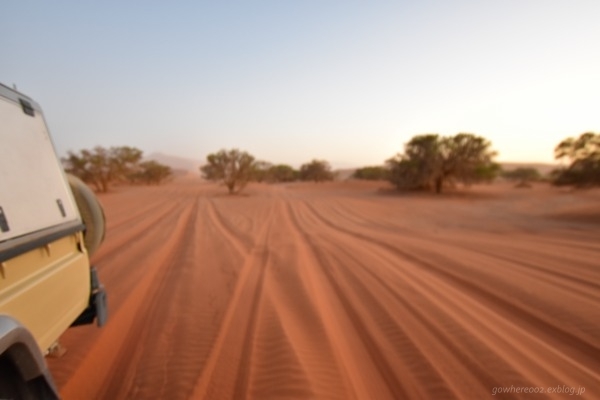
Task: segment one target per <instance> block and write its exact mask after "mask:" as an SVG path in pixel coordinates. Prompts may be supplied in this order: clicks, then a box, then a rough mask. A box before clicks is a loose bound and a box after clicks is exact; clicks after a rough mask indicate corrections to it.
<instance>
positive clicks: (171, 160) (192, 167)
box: [144, 153, 202, 174]
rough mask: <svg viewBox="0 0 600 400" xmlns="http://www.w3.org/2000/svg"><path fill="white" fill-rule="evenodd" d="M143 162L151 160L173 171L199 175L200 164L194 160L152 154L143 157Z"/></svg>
mask: <svg viewBox="0 0 600 400" xmlns="http://www.w3.org/2000/svg"><path fill="white" fill-rule="evenodd" d="M144 159H145V160H153V161H156V162H159V163H161V164H163V165H167V166H169V167H171V168H172V169H173V170H180V171H188V172H195V173H198V174H200V171H199V170H198V168H199V167H200V165H202V163H201V162H200V161H196V160H190V159H189V158H183V157H177V156H170V155H168V154H162V153H152V154H150V155H149V156H146V157H144Z"/></svg>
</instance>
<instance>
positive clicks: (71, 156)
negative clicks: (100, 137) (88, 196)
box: [62, 146, 143, 192]
mask: <svg viewBox="0 0 600 400" xmlns="http://www.w3.org/2000/svg"><path fill="white" fill-rule="evenodd" d="M142 154H143V153H142V151H141V150H139V149H136V148H135V147H129V146H121V147H111V148H109V149H106V148H104V147H101V146H96V147H94V149H92V150H86V149H84V150H80V151H79V153H75V152H72V151H69V152H68V153H67V157H65V158H63V159H62V161H63V163H64V165H65V171H67V172H69V173H71V174H73V175H75V176H77V177H79V178H80V179H81V180H82V181H84V182H86V183H89V184H92V185H94V187H95V188H96V190H97V191H99V192H106V191H108V187H109V184H111V183H114V182H117V181H125V180H127V179H129V176H130V175H131V174H133V173H135V172H136V169H137V167H138V163H139V161H140V160H141V159H142Z"/></svg>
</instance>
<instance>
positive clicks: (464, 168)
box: [352, 132, 600, 193]
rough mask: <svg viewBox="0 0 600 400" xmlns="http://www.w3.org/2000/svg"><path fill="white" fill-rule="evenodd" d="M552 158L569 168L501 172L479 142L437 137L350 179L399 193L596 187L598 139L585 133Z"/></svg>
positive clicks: (487, 146) (465, 136)
mask: <svg viewBox="0 0 600 400" xmlns="http://www.w3.org/2000/svg"><path fill="white" fill-rule="evenodd" d="M554 154H555V158H556V159H558V160H567V161H568V162H569V165H568V166H567V167H564V168H560V169H557V170H554V171H553V172H552V173H551V174H550V176H549V177H548V178H545V177H544V176H542V174H541V173H540V172H539V171H538V170H537V169H535V168H530V167H529V168H528V167H521V168H516V169H513V170H508V171H503V170H502V168H501V167H500V165H499V164H497V163H495V162H494V161H493V160H494V157H495V156H496V152H494V151H493V150H491V143H490V142H489V141H488V140H486V139H485V138H483V137H480V136H476V135H473V134H469V133H459V134H457V135H454V136H446V137H442V136H440V135H437V134H428V135H418V136H415V137H413V138H412V139H411V140H410V141H409V142H408V143H406V145H405V146H404V152H403V153H399V154H397V155H396V156H394V157H392V158H390V159H389V160H387V161H386V163H385V165H384V166H369V167H363V168H359V169H357V170H356V171H355V172H354V174H353V175H352V177H353V178H355V179H366V180H387V181H389V182H390V183H392V184H393V185H394V186H395V187H396V188H397V189H398V190H432V191H435V192H436V193H441V192H442V190H443V188H444V187H446V186H453V185H454V184H456V183H463V184H466V185H470V184H474V183H480V182H490V181H492V180H493V179H495V178H496V177H498V176H501V177H503V178H504V179H507V180H509V181H513V182H515V183H516V186H517V187H529V186H530V184H531V182H535V181H541V180H549V181H550V182H551V183H553V184H555V185H573V186H576V187H588V186H598V185H600V134H597V133H593V132H587V133H583V134H582V135H580V136H579V137H577V138H574V137H572V138H568V139H565V140H563V141H562V142H561V143H559V144H558V146H556V149H555V152H554Z"/></svg>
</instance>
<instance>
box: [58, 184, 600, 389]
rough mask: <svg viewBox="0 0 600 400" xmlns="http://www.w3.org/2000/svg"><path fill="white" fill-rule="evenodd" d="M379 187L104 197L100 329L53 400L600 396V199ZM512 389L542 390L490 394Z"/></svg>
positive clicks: (66, 369) (594, 193)
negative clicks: (105, 309) (103, 321)
mask: <svg viewBox="0 0 600 400" xmlns="http://www.w3.org/2000/svg"><path fill="white" fill-rule="evenodd" d="M384 187H386V184H385V183H365V182H334V183H326V184H309V183H294V184H288V185H266V184H264V185H263V184H253V185H250V186H248V188H247V190H246V191H245V192H244V194H242V195H238V196H228V195H226V194H225V192H226V190H225V189H224V188H223V187H219V186H218V185H216V184H212V183H205V182H202V181H200V180H199V178H193V177H188V178H179V179H177V180H176V181H174V182H171V183H169V184H166V185H162V186H158V187H156V186H155V187H122V188H116V189H115V190H114V191H113V192H111V193H108V194H104V195H100V200H101V202H102V204H103V205H104V208H105V212H106V216H107V221H108V231H107V237H106V241H105V242H104V244H103V246H102V247H101V249H100V250H99V251H98V253H96V254H95V255H94V257H93V260H92V261H93V263H94V264H95V265H96V266H97V267H98V270H99V273H100V277H101V279H102V281H103V283H104V285H105V286H106V289H107V291H108V294H109V306H110V318H109V322H108V324H107V325H106V326H105V327H103V328H97V327H95V326H86V327H77V328H73V329H70V330H69V331H67V333H66V334H65V335H63V338H62V341H61V343H62V345H63V346H64V347H65V348H66V349H67V353H66V354H65V355H64V356H62V357H61V358H58V359H53V358H49V359H48V363H49V365H50V368H51V370H52V373H53V374H54V377H55V379H56V383H57V385H58V387H59V389H60V392H61V394H62V395H63V396H64V398H65V399H66V400H71V399H244V398H248V399H291V398H297V399H344V400H346V399H378V400H381V399H420V398H429V399H454V398H457V399H483V398H519V397H520V398H536V399H537V398H566V397H567V394H565V393H564V391H565V390H566V389H567V388H574V390H575V391H577V390H579V389H580V388H585V393H584V395H583V396H582V397H583V398H590V399H591V398H596V399H597V398H600V191H598V190H586V191H576V192H574V191H570V190H566V189H558V188H552V187H549V186H546V185H542V184H538V185H535V186H534V187H533V188H531V189H516V188H514V187H512V186H511V185H509V184H502V183H499V184H494V185H491V186H480V187H473V188H470V189H468V190H460V191H457V192H452V193H448V194H444V195H442V196H436V195H433V194H404V195H398V194H394V193H392V192H390V191H389V190H382V189H381V188H384ZM511 386H513V387H514V388H515V390H516V389H517V388H519V387H528V388H529V387H534V388H541V389H538V390H544V391H546V393H545V394H538V395H532V394H518V393H517V392H516V391H513V392H512V393H510V394H503V395H502V394H497V395H496V396H495V397H493V396H492V395H493V392H494V390H495V388H507V387H508V388H510V387H511ZM558 387H562V390H563V393H549V390H550V391H552V388H558ZM556 391H558V390H556Z"/></svg>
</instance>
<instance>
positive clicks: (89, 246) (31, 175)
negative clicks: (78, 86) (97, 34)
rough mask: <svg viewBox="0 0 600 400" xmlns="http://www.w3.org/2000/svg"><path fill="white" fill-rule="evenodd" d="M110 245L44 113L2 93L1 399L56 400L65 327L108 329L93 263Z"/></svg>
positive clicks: (95, 205) (1, 89) (98, 212)
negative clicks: (54, 373) (54, 362)
mask: <svg viewBox="0 0 600 400" xmlns="http://www.w3.org/2000/svg"><path fill="white" fill-rule="evenodd" d="M103 238H104V214H103V212H102V208H101V207H100V204H99V202H98V200H97V199H96V197H95V195H94V193H93V192H92V191H91V190H90V189H89V188H88V187H87V186H86V185H85V184H84V183H83V182H81V181H80V180H78V179H77V178H75V177H68V176H67V175H66V174H65V172H64V171H63V168H62V166H61V164H60V162H59V160H58V158H57V155H56V152H55V150H54V146H53V144H52V141H51V139H50V136H49V133H48V130H47V128H46V123H45V120H44V117H43V114H42V110H41V109H40V107H39V105H38V104H37V103H36V102H35V101H33V100H32V99H31V98H29V97H27V96H25V95H23V94H21V93H19V92H17V91H16V90H13V89H11V88H9V87H7V86H4V85H2V84H0V399H21V398H24V399H40V398H41V399H56V398H58V392H57V390H56V387H55V385H54V383H53V380H52V377H51V375H50V373H49V371H48V368H47V365H46V362H45V358H44V356H45V355H47V354H48V353H49V352H52V351H53V349H54V348H56V346H57V343H58V338H59V336H60V335H61V334H62V333H63V332H64V331H65V330H66V329H67V328H69V327H71V326H75V325H82V324H89V323H93V322H94V321H97V323H98V325H100V326H101V325H103V324H104V322H105V320H106V315H107V313H106V295H105V292H104V288H103V286H102V285H101V284H100V283H99V281H98V276H97V273H96V270H95V268H94V267H92V266H91V265H90V261H89V257H90V255H91V253H92V252H94V251H95V250H96V249H97V248H98V246H99V245H100V244H101V242H102V240H103Z"/></svg>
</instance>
